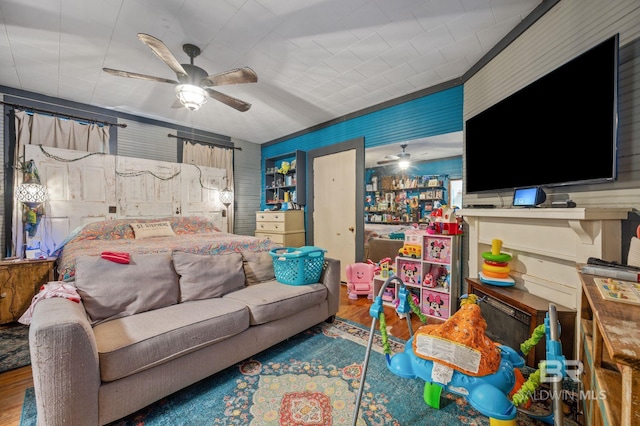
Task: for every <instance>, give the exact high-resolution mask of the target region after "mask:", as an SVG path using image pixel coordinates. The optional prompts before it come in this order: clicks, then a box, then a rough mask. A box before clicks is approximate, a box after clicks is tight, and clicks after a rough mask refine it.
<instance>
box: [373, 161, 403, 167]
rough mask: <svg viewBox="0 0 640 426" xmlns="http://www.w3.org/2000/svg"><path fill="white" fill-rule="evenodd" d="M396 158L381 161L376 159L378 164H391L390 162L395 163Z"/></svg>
mask: <svg viewBox="0 0 640 426" xmlns="http://www.w3.org/2000/svg"><path fill="white" fill-rule="evenodd" d="M397 162H398V160H382V161H378V163H377V164H378V165H380V166H382V165H384V164H391V163H397Z"/></svg>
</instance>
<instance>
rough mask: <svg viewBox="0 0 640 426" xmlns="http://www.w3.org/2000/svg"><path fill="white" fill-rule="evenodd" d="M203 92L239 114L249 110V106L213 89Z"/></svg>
mask: <svg viewBox="0 0 640 426" xmlns="http://www.w3.org/2000/svg"><path fill="white" fill-rule="evenodd" d="M204 90H206V92H207V93H208V94H209V96H210V97H211V98H213V99H215V100H216V101H220V102H222V103H223V104H225V105H228V106H230V107H231V108H235V109H237V110H238V111H240V112H245V111H247V110H248V109H249V108H251V104H248V103H246V102H244V101H241V100H240V99H237V98H234V97H231V96H229V95H225V94H224V93H220V92H217V91H215V90H213V89H209V88H205V89H204Z"/></svg>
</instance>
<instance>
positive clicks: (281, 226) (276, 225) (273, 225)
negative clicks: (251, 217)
mask: <svg viewBox="0 0 640 426" xmlns="http://www.w3.org/2000/svg"><path fill="white" fill-rule="evenodd" d="M289 228H291V226H287V224H286V223H284V222H256V232H260V231H262V232H286V231H300V229H289Z"/></svg>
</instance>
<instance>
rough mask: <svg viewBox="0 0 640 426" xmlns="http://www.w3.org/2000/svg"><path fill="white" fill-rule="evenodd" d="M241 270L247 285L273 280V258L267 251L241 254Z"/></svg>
mask: <svg viewBox="0 0 640 426" xmlns="http://www.w3.org/2000/svg"><path fill="white" fill-rule="evenodd" d="M242 257H243V268H244V275H245V276H246V282H247V285H251V284H258V283H262V282H265V281H270V280H272V279H274V278H275V277H276V276H275V272H274V270H273V258H272V257H271V255H270V254H269V252H268V251H261V252H249V251H246V252H243V253H242Z"/></svg>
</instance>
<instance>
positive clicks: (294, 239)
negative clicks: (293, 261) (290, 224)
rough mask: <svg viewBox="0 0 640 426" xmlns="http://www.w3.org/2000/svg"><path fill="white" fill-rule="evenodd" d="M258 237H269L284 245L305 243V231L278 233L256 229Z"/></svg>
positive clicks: (294, 245)
mask: <svg viewBox="0 0 640 426" xmlns="http://www.w3.org/2000/svg"><path fill="white" fill-rule="evenodd" d="M255 235H256V237H261V238H268V239H270V240H271V241H273V242H274V243H277V244H281V245H282V246H284V247H302V246H303V245H305V234H304V231H303V232H289V233H286V234H277V233H269V232H258V231H256V234H255Z"/></svg>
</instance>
